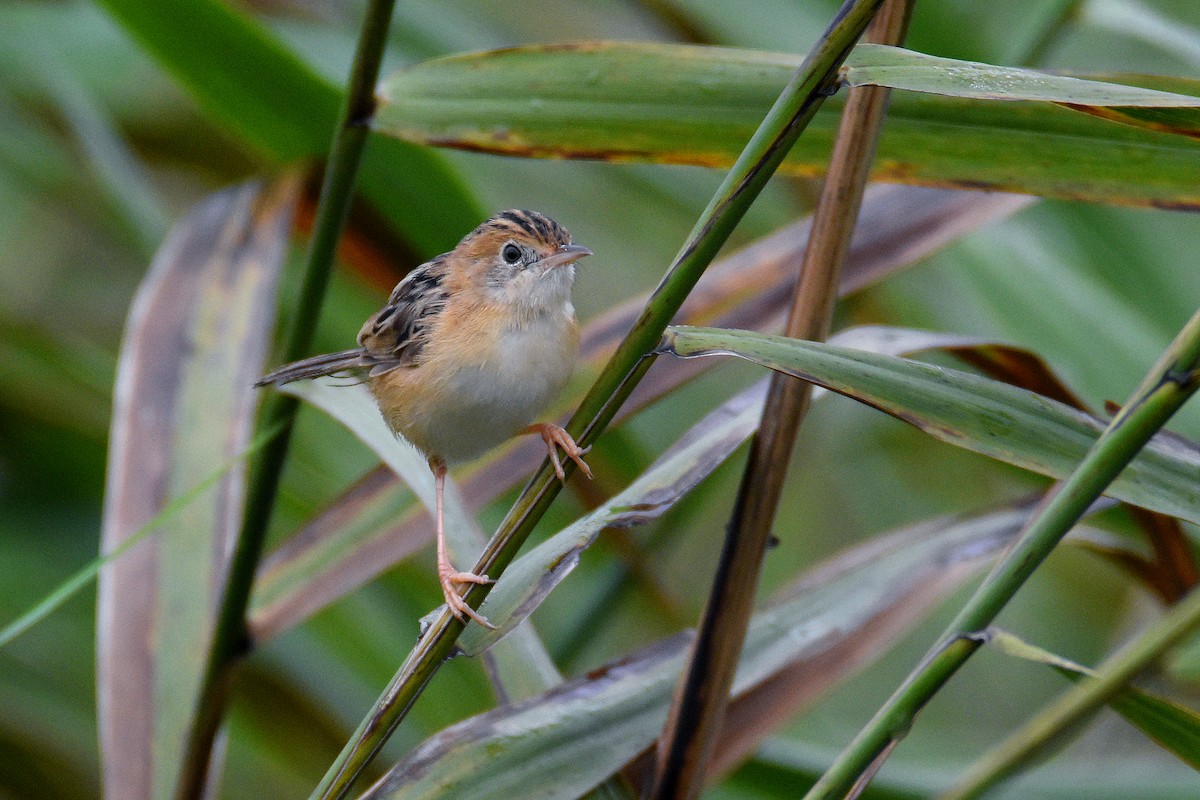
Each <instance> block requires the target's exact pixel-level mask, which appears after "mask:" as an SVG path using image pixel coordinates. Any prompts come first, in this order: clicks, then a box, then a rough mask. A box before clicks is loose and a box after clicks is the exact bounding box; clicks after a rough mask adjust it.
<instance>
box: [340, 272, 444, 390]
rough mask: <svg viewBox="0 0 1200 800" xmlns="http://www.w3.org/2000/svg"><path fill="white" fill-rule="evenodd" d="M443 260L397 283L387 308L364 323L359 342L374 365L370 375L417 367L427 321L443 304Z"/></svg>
mask: <svg viewBox="0 0 1200 800" xmlns="http://www.w3.org/2000/svg"><path fill="white" fill-rule="evenodd" d="M445 260H446V257H445V256H444V255H442V256H438V257H437V258H435V259H433V260H432V261H428V262H426V263H424V264H422V265H421V266H419V267H417V268H416V269H414V270H413V271H412V272H410V273H409V274H408V275H407V276H405V278H404V280H402V281H400V283H398V284H396V288H395V289H394V290H392V295H391V297H389V298H388V302H387V305H385V306H384V307H383V308H381V309H380V310H379V312H378V313H376V314H375V315H374V316H373V317H371V318H370V319H369V320H367V321H366V324H364V325H363V327H362V330H361V331H359V334H358V343H359V344H360V345H362V347H363V349H364V350H365V351H366V352H367V355H368V357H369V359H370V360H371V361H372V362H374V364H375V366H374V367H372V368H371V374H372V375H378V374H380V373H383V372H387V371H389V370H393V369H396V368H398V367H415V366H417V365H418V364H420V363H421V362H420V357H421V351H422V350H424V348H425V344H426V342H427V341H428V339H429V328H430V322H431V321H432V319H433V318H434V317H436V315H437V314H438V313H439V312H440V311H441V310H442V309H443V308H444V307H445V305H446V289H445V287H444V286H443V282H444V278H445V275H446V263H445Z"/></svg>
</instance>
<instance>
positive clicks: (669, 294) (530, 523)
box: [312, 0, 883, 800]
mask: <svg viewBox="0 0 1200 800" xmlns="http://www.w3.org/2000/svg"><path fill="white" fill-rule="evenodd" d="M882 3H883V0H847V2H845V3H844V4H843V6H842V8H841V9H840V10H839V12H838V14H837V16H836V17H835V18H834V21H833V23H832V24H831V25H830V27H829V29H828V30H827V31H826V32H825V34H824V35H823V36H822V37H821V39H820V40H818V42H817V43H816V45H815V46H814V47H813V49H812V51H811V52H810V53H809V54H808V57H807V58H805V60H804V63H803V64H801V65H800V67H799V69H797V71H796V73H795V75H794V76H793V77H792V80H791V81H789V83H788V85H787V86H786V87H785V88H784V90H783V92H782V93H781V94H780V95H779V98H778V99H777V100H776V101H775V105H774V106H773V107H772V108H771V110H770V112H768V113H767V116H766V117H765V118H764V119H763V122H762V124H761V125H760V126H759V128H758V130H757V131H756V132H755V134H754V136H753V137H752V138H751V140H750V142H749V143H748V144H747V145H746V148H745V149H744V150H743V151H742V153H741V155H740V156H739V157H738V160H737V162H736V163H735V164H734V165H733V167H732V168H731V169H730V171H729V174H728V175H726V176H725V180H724V181H723V182H722V183H721V185H720V187H719V188H718V189H717V191H716V193H715V194H714V196H713V198H712V200H711V201H710V202H709V204H708V207H707V208H706V209H705V210H704V212H703V213H702V214H701V216H700V219H699V221H698V222H697V223H696V226H695V227H694V228H693V229H692V232H691V234H690V235H689V236H688V238H687V241H686V242H685V243H684V245H683V247H682V248H681V249H680V251H679V253H678V254H677V255H676V256H675V260H674V261H673V262H672V264H671V267H670V269H668V271H667V273H666V275H665V276H664V277H663V279H662V281H661V282H660V283H659V285H658V287H657V288H656V289H655V290H654V292H653V294H652V295H651V296H650V299H649V300H648V301H647V304H646V306H645V308H644V309H643V311H642V314H641V316H640V317H639V318H638V320H637V322H635V323H634V325H633V328H632V329H631V330H630V332H629V334H628V335H626V337H625V339H624V341H622V342H621V344H620V345H619V346H618V348H617V351H616V352H615V353H614V354H613V356H612V358H611V359H610V360H609V362H608V364H607V365H606V366H605V368H604V370H603V371H602V372H601V374H600V376H599V377H598V378H597V379H596V383H595V384H594V385H593V386H592V388H591V390H590V391H589V392H588V394H587V396H586V397H585V398H584V399H583V402H582V403H581V404H580V406H579V409H578V410H577V411H576V412H575V415H574V416H573V417H572V418H571V421H570V422H569V423H568V424H567V430H568V431H569V432H570V433H571V434H572V436H573V437H574V438H575V440H576V441H578V442H580V443H581V444H583V445H587V444H588V443H590V442H592V441H594V440H595V439H596V437H598V436H599V435H600V433H601V432H602V431H603V430H604V428H605V427H606V426H607V425H608V423H609V422H610V421H611V420H612V418H613V416H614V415H615V414H616V412H617V410H618V409H619V408H620V407H621V404H622V403H624V402H625V399H626V398H628V397H629V394H630V393H631V392H632V391H633V389H634V387H635V386H637V383H638V381H639V380H640V379H641V377H642V375H644V374H645V372H646V370H647V369H649V367H650V364H651V361H652V359H651V358H650V357H648V356H647V355H646V354H647V353H649V352H650V351H651V350H652V349H653V348H654V347H655V346H656V345H657V344H658V342H659V340H660V339H661V337H662V334H663V331H664V330H666V327H667V324H668V323H669V322H670V321H671V318H672V317H674V316H675V314H676V312H677V311H678V310H679V307H680V306H681V305H682V304H683V301H684V299H685V298H686V297H687V295H688V293H689V292H690V291H691V289H692V287H693V286H695V284H696V281H698V280H699V279H700V276H701V275H702V274H703V273H704V270H705V269H706V268H707V267H708V265H709V263H710V262H711V261H712V259H713V257H714V256H715V255H716V254H717V251H718V250H720V249H721V246H722V245H724V243H725V241H726V239H728V237H729V234H730V233H731V232H732V231H733V229H734V227H736V225H737V223H738V222H739V221H740V220H741V218H742V216H743V215H744V214H745V213H746V210H747V209H748V208H749V207H750V204H751V203H752V202H753V201H754V199H755V198H756V197H757V196H758V193H759V192H760V191H761V190H762V187H763V186H764V185H765V184H766V182H767V180H768V179H769V178H770V177H771V175H772V174H774V172H775V169H776V168H777V167H778V166H779V164H780V162H781V161H782V160H783V158H784V156H785V155H786V154H787V152H788V150H789V149H790V148H791V146H792V145H793V144H794V143H795V141H796V139H797V138H799V136H800V133H801V132H802V131H803V130H804V129H805V127H807V125H808V123H809V121H810V120H811V119H812V117H813V115H814V114H816V112H817V109H818V108H819V107H820V106H821V104H822V103H823V102H824V101H825V98H826V97H828V96H829V94H830V93H831V91H832V87H833V84H832V81H833V80H834V78H835V76H836V73H837V69H838V67H839V66H840V65H841V63H842V61H843V60H845V58H846V55H847V54H848V53H849V52H850V49H851V48H852V47H853V46H854V43H855V42H856V41H857V40H858V37H859V36H860V35H861V34H862V32H863V30H864V29H865V28H866V26H867V23H868V22H869V21H870V19H871V17H872V15H873V14H874V13H875V11H876V9H877V8H878V7H879V6H880V5H882ZM566 469H567V474H568V475H570V474H571V472H573V470H574V466H573V465H572V464H567V465H566ZM559 489H560V483H559V481H558V479H557V478H556V477H554V472H553V470H552V469H551V467H550V464H549V462H548V461H545V462H543V463H542V466H541V468H540V469H539V470H538V472H537V473H536V474H535V475H534V476H533V478H532V479H531V481H530V482H529V484H528V485H527V486H526V487H525V490H524V492H522V494H521V496H520V497H519V498H518V499H517V501H516V503H515V504H514V505H513V507H512V508H511V509H510V510H509V513H508V515H507V516H506V517H505V518H504V521H503V522H501V524H500V527H499V529H498V530H497V531H496V534H495V536H493V537H492V540H491V542H489V543H488V546H487V548H486V549H485V550H484V552H483V554H482V555H481V556H480V559H479V562H478V563H477V564H476V565H475V567H474V569H473V570H472V571H474V572H475V573H477V574H481V575H482V574H487V575H490V576H492V577H493V578H496V577H499V575H500V574H501V573H502V572H503V571H504V568H505V567H506V566H507V565H508V564H509V562H511V561H512V559H513V558H514V557H515V556H516V553H517V551H518V550H519V549H520V547H521V545H522V544H523V543H524V541H525V539H526V537H528V536H529V533H530V531H532V530H533V527H534V525H535V524H537V521H538V520H539V519H541V516H542V514H544V513H545V511H546V509H547V508H548V507H549V505H550V503H551V502H552V501H553V500H554V497H555V496H556V495H557V494H558V491H559ZM488 589H489V587H488V586H479V585H473V586H471V588H470V589H469V590H468V591H467V593H466V595H465V599H466V601H467V602H468V603H469V604H470V605H471V606H472V607H473V608H478V607H479V604H480V603H482V602H483V598H484V597H485V596H486V595H487V592H488ZM461 631H462V623H461V622H459V621H458V620H456V619H455V618H454V616H453V615H451V614H450V613H449V612H448V611H445V612H443V613H442V614H441V615H440V616H439V617H438V618H437V619H436V620H434V622H433V623H432V624H431V625H430V626H429V628H428V630H426V631H425V633H424V635H423V636H422V637H421V639H420V641H419V642H418V643H417V646H416V647H415V648H414V649H413V651H412V652H411V653H410V654H409V657H408V659H407V660H406V661H405V663H404V665H403V666H401V668H400V670H399V671H398V672H397V673H396V675H395V677H393V678H392V680H391V682H390V683H389V684H388V686H387V688H386V689H385V690H384V693H383V695H382V696H381V697H380V698H379V700H377V701H376V704H375V707H374V708H373V709H372V710H371V712H370V713H369V714H368V715H367V717H366V718H364V719H363V721H362V722H361V723H360V724H359V727H358V730H356V731H355V733H354V736H353V737H352V738H351V740H350V741H349V742H348V743H347V744H346V746H345V748H343V750H342V752H341V753H340V754H339V755H338V757H337V760H335V761H334V763H333V765H332V766H331V767H330V769H329V771H328V772H327V773H326V775H325V777H324V779H323V780H322V781H321V783H320V785H318V786H317V788H316V789H315V790H314V792H313V795H312V797H313V798H314V800H315V799H316V798H322V800H326V799H328V798H341V797H344V796H345V795H346V792H348V791H349V789H350V785H351V784H352V783H353V782H354V780H355V778H357V777H358V775H359V773H360V772H361V771H362V769H363V767H364V766H365V765H366V764H367V762H369V761H370V759H371V758H372V757H373V756H374V755H375V753H376V752H378V750H379V748H381V747H382V746H383V744H384V742H386V741H387V739H388V737H389V736H390V735H391V733H392V731H393V730H395V728H396V726H397V725H399V724H400V721H401V720H402V719H403V718H404V715H405V714H406V713H407V712H408V709H409V707H410V706H411V705H412V703H413V702H414V701H415V700H416V698H417V696H418V695H419V694H420V693H421V691H422V690H423V689H424V687H425V684H426V683H427V682H428V681H429V679H430V678H431V677H433V674H434V673H435V672H436V671H437V669H438V667H439V666H440V665H441V663H442V662H443V661H445V660H446V659H447V658H449V657H450V655H451V653H452V652H453V648H454V643H455V641H456V640H457V638H458V635H459V633H461Z"/></svg>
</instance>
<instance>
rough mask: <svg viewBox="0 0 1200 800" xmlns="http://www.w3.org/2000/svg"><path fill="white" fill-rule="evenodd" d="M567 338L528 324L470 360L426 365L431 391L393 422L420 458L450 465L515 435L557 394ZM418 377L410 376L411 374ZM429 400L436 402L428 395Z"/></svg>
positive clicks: (570, 346)
mask: <svg viewBox="0 0 1200 800" xmlns="http://www.w3.org/2000/svg"><path fill="white" fill-rule="evenodd" d="M575 351H576V347H575V341H574V337H571V336H564V335H563V332H562V331H553V332H551V333H547V332H546V331H544V330H539V329H538V328H536V327H534V326H530V327H529V328H526V329H524V330H519V331H505V332H504V333H503V334H502V335H500V336H497V337H496V339H495V340H494V341H493V342H491V343H489V347H487V348H486V349H481V351H480V352H479V354H478V355H479V357H478V358H475V359H471V360H467V359H462V358H461V354H458V355H459V357H457V358H456V362H457V363H455V365H454V366H453V367H447V365H446V364H444V363H443V364H440V365H439V364H435V363H432V362H431V363H429V364H426V365H422V367H420V368H418V369H417V370H416V372H417V373H420V372H422V371H423V370H426V371H427V373H428V374H427V376H426V377H431V376H432V375H433V374H434V373H435V371H434V370H432V369H430V370H427V367H435V366H436V367H440V368H439V369H437V370H436V376H437V377H436V378H432V383H434V384H436V386H437V388H436V390H435V391H432V392H417V394H418V395H423V397H414V398H413V399H414V400H416V401H417V402H414V403H413V404H412V405H410V406H409V407H408V409H407V413H406V414H404V415H403V416H404V417H405V419H404V420H403V421H402V422H403V424H401V425H394V426H393V427H396V428H397V429H398V430H399V431H400V433H401V434H403V435H404V436H405V437H406V438H408V439H410V440H411V441H412V442H413V443H414V444H416V445H417V446H418V447H419V448H421V449H422V450H424V451H425V452H426V454H427V455H430V456H439V457H441V458H442V459H443V460H445V461H447V462H450V463H454V462H457V461H464V460H467V459H470V458H474V457H475V456H478V455H480V454H482V453H484V452H486V451H487V450H490V449H491V448H493V447H495V446H496V445H498V444H500V443H501V442H503V441H504V440H506V439H509V438H511V437H512V436H514V435H515V434H517V433H518V432H519V431H520V430H521V428H523V427H525V426H526V425H528V424H530V423H531V422H533V421H534V420H535V418H536V417H537V415H538V414H540V413H541V412H542V411H543V410H544V409H545V407H546V406H547V405H548V404H549V403H550V402H551V401H552V400H554V398H555V397H557V396H558V394H559V393H560V392H561V391H562V389H563V387H564V386H565V384H566V382H567V380H568V379H569V378H570V375H571V369H572V367H573V366H574V361H575ZM414 377H417V376H414ZM434 398H436V399H434Z"/></svg>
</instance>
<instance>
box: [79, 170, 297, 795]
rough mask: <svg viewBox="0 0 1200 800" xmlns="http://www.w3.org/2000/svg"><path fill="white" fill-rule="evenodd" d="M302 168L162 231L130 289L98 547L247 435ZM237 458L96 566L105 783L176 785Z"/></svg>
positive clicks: (107, 786)
mask: <svg viewBox="0 0 1200 800" xmlns="http://www.w3.org/2000/svg"><path fill="white" fill-rule="evenodd" d="M298 191H299V181H298V180H297V179H295V178H294V177H293V178H287V179H284V180H283V181H280V182H279V183H277V184H275V185H273V186H270V187H268V186H263V185H261V184H247V185H244V186H241V187H238V188H235V189H229V190H226V191H223V192H221V193H219V194H216V195H213V196H212V197H210V198H208V199H207V200H205V201H203V202H202V203H201V204H200V205H198V206H197V207H196V208H194V209H193V210H192V211H191V212H189V213H188V215H187V216H185V217H184V218H183V219H182V220H180V221H179V222H178V223H177V224H176V225H175V226H174V228H173V229H172V231H171V233H170V235H169V236H168V238H167V240H166V242H165V243H164V244H163V246H162V248H161V249H160V250H159V252H158V255H157V256H156V257H155V259H154V263H153V264H152V265H151V268H150V272H149V274H148V275H147V276H146V279H145V280H144V281H143V283H142V286H141V288H140V289H139V290H138V295H137V298H136V300H135V301H134V305H133V310H132V311H131V313H130V317H129V321H128V324H127V327H126V331H125V339H124V342H123V345H122V351H121V358H120V364H119V366H118V370H117V383H116V392H115V393H116V400H115V402H114V408H113V420H112V431H111V444H110V448H109V461H108V480H107V485H106V487H105V501H104V522H103V531H102V548H103V550H104V551H105V552H108V551H111V550H113V549H114V548H116V547H118V546H119V545H120V544H121V542H122V541H123V540H124V539H125V538H127V537H129V536H132V535H133V534H135V533H136V532H137V531H138V530H139V529H140V528H142V527H143V525H144V524H145V523H146V522H148V521H149V520H151V519H153V518H154V517H155V516H157V515H158V514H159V513H160V512H161V511H162V509H163V508H164V507H165V506H166V505H168V504H169V503H170V502H171V500H172V499H174V498H176V497H179V496H181V495H184V494H187V493H188V492H189V491H191V490H192V489H193V487H195V486H196V485H197V484H199V483H200V482H201V481H203V480H205V478H206V477H207V476H209V475H211V474H212V473H213V472H214V470H218V469H220V468H221V467H222V466H225V465H228V464H229V463H230V461H231V460H232V459H234V457H236V456H237V455H238V454H239V453H240V452H241V451H243V450H244V449H245V447H246V445H247V443H248V442H249V440H250V434H251V432H252V423H253V417H254V408H255V401H256V399H257V398H256V396H255V391H254V388H253V384H254V381H255V379H256V378H257V376H258V375H259V374H260V372H261V369H262V364H263V361H264V359H265V356H266V352H267V347H268V344H269V342H270V336H271V331H272V325H273V322H274V319H273V316H274V315H273V310H274V308H275V287H276V283H277V280H278V277H279V271H280V268H281V266H282V263H283V260H284V256H285V255H286V253H287V247H288V242H289V235H290V231H291V217H292V210H293V208H294V206H295V202H296V197H297V195H298ZM244 473H245V469H244V464H240V463H239V464H237V465H235V466H234V467H233V468H232V469H230V470H229V471H228V472H227V473H226V474H225V476H224V477H223V478H222V479H221V480H220V481H218V482H217V483H216V484H215V485H214V486H213V487H212V488H211V489H209V490H208V491H206V492H204V493H203V495H202V496H200V497H198V498H196V499H194V500H193V501H192V502H191V503H189V504H188V505H187V506H185V507H183V508H182V509H181V510H180V511H179V512H178V513H177V514H175V516H173V517H172V518H171V520H170V522H169V524H168V526H167V529H165V530H161V531H160V532H159V535H157V536H152V537H150V538H148V539H146V540H144V541H142V542H139V543H138V544H137V545H135V546H134V547H133V548H132V549H131V550H130V551H129V552H128V553H126V554H125V555H124V556H123V557H121V558H119V559H117V560H116V561H115V562H112V563H109V564H107V565H106V566H105V567H104V568H103V569H102V570H101V573H100V588H99V601H98V610H97V616H98V621H97V624H98V626H99V632H98V635H97V640H98V645H97V646H98V658H97V661H98V665H97V672H98V675H97V681H98V687H97V695H98V701H99V709H100V713H99V716H100V747H101V755H102V758H103V762H104V790H105V794H106V796H109V797H120V798H128V799H129V800H140V799H141V798H163V797H171V796H173V794H174V789H175V781H176V780H177V777H178V770H179V767H180V763H181V758H182V754H183V751H184V739H185V737H186V734H187V731H188V730H189V728H190V723H191V719H192V715H193V714H194V713H195V708H194V706H195V702H196V695H197V692H198V690H199V688H200V686H199V684H200V680H201V677H202V674H203V669H204V665H205V663H206V660H207V656H208V648H209V643H210V640H211V634H212V627H213V619H212V616H213V611H214V609H215V608H216V605H217V601H218V599H219V597H220V595H221V592H222V588H223V585H224V579H225V570H226V567H227V562H228V557H229V554H230V552H231V549H232V547H233V544H234V540H235V537H236V536H237V534H238V527H239V525H240V523H241V511H242V503H243V500H244V493H245V481H244V478H245V475H244Z"/></svg>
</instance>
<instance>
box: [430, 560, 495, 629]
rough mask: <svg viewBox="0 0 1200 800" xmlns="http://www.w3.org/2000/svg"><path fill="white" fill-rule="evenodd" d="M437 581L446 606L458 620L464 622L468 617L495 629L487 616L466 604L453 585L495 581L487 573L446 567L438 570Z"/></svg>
mask: <svg viewBox="0 0 1200 800" xmlns="http://www.w3.org/2000/svg"><path fill="white" fill-rule="evenodd" d="M438 582H439V583H441V585H442V595H443V596H444V597H445V599H446V607H447V608H449V609H450V613H451V614H453V615H454V616H455V618H457V619H458V621H459V622H463V623H465V622H466V621H467V620H466V619H465V617H470V618H471V619H473V620H475V621H476V622H478V623H479V624H480V625H482V626H483V627H485V628H487V629H488V630H493V631H494V630H496V626H495V625H493V624H492V623H490V622H488V619H487V617H485V616H483V615H482V614H480V613H479V612H478V611H476V610H475V609H473V608H471V607H470V606H469V605H467V601H466V600H464V599H463V597H462V595H460V594H459V593H458V589H457V588H456V586H455V584H470V583H477V584H486V583H495V581H493V580H492V579H491V578H489V577H488V576H487V575H476V574H475V573H474V572H458V571H456V570H449V569H448V570H439V571H438Z"/></svg>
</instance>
